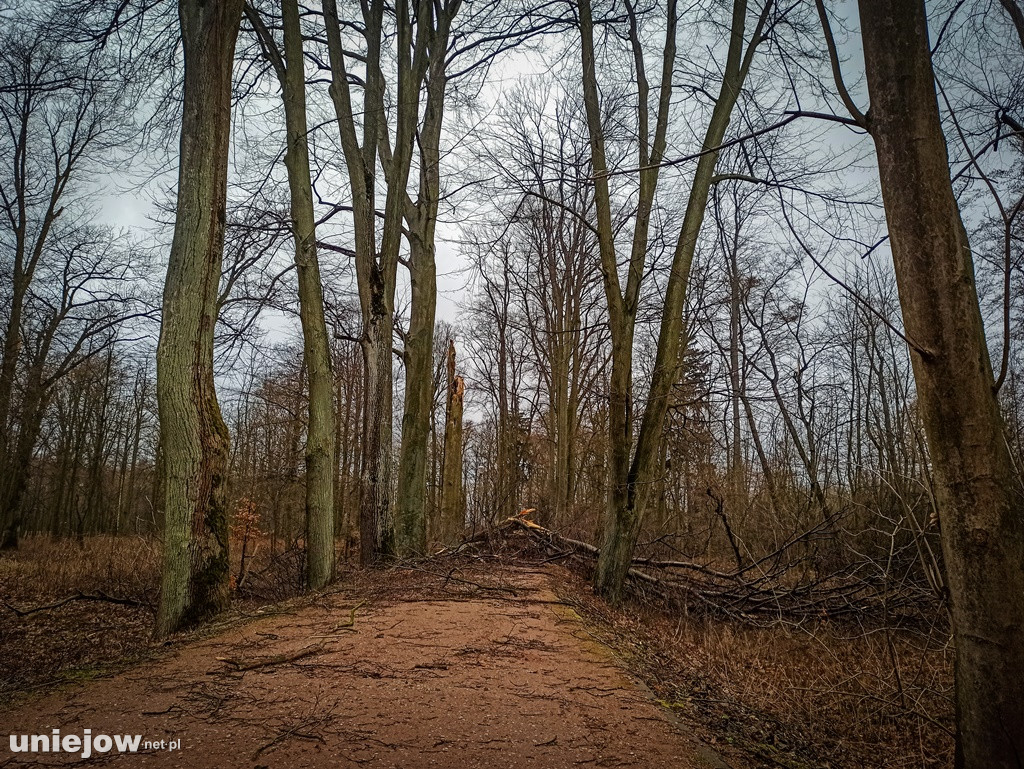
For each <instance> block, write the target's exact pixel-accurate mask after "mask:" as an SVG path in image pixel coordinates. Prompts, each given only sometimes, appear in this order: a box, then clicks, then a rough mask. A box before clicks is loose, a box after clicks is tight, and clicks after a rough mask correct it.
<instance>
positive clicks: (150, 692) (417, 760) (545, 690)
mask: <svg viewBox="0 0 1024 769" xmlns="http://www.w3.org/2000/svg"><path fill="white" fill-rule="evenodd" d="M508 584H510V585H511V586H512V588H513V590H514V592H513V590H500V591H491V592H488V593H486V594H484V595H483V596H482V597H481V596H480V595H479V594H477V596H476V597H472V598H466V597H458V598H454V597H453V598H452V599H450V600H434V599H421V600H406V601H401V602H394V603H385V602H376V601H375V602H372V603H371V605H368V606H364V607H361V608H359V609H358V611H357V613H356V616H355V622H354V627H353V628H351V629H348V628H344V627H339V626H340V625H345V624H347V623H348V621H349V617H350V614H351V609H352V607H353V606H354V605H355V603H357V601H354V600H353V598H351V597H348V596H343V595H340V594H338V595H328V596H325V597H324V598H323V599H322V600H321V601H320V602H319V603H318V604H316V605H313V606H308V607H306V608H303V609H301V610H300V611H298V612H296V613H293V614H286V615H278V616H268V617H266V618H264V619H260V620H256V621H253V622H249V623H247V624H245V625H244V626H240V627H236V628H233V629H230V630H228V631H227V632H225V633H223V634H220V635H217V636H215V637H211V638H207V639H205V640H199V641H194V642H189V643H186V644H183V645H182V646H181V648H179V649H178V650H176V651H174V652H172V653H171V654H169V655H167V656H165V657H163V658H161V659H159V660H156V661H153V662H148V663H144V664H142V665H139V666H137V667H135V668H132V669H131V670H129V671H127V672H125V673H121V674H119V675H116V676H113V677H111V678H107V679H100V680H96V681H93V682H91V683H89V684H86V685H84V686H81V687H79V688H78V689H76V690H73V691H71V692H67V691H65V692H63V693H57V694H52V695H48V696H46V697H44V698H41V699H38V700H35V701H33V702H31V703H29V704H27V705H23V706H21V707H19V708H16V709H14V710H11V711H7V712H5V713H0V722H2V723H3V724H4V728H3V729H0V739H3V740H4V744H3V745H2V749H0V767H2V766H11V767H14V766H18V767H21V766H39V765H55V764H61V765H69V764H72V765H73V764H81V765H86V764H94V763H104V764H106V763H113V764H116V765H118V766H132V767H134V766H137V765H138V766H157V767H206V766H210V767H248V768H249V769H258V768H259V767H268V768H271V767H273V768H276V767H343V768H344V767H373V768H375V769H376V768H378V767H379V768H381V769H383V768H385V767H387V768H391V767H394V769H399V768H400V769H418V768H419V767H425V768H429V767H441V768H452V769H454V768H456V767H458V769H471V768H473V767H495V768H499V767H508V768H509V769H513V768H515V769H518V768H519V767H537V768H538V769H541V768H542V769H562V768H563V767H565V768H567V769H569V768H571V769H575V768H576V767H588V766H602V767H605V766H615V767H651V768H652V769H653V768H654V767H657V768H658V769H667V768H668V767H672V768H673V769H675V768H679V769H686V768H687V767H716V768H717V769H721V767H724V766H726V764H724V763H723V762H722V761H721V759H720V758H718V757H717V756H716V755H715V754H714V753H712V752H711V751H710V750H709V749H707V748H706V747H703V746H702V745H700V744H699V743H698V742H697V741H696V739H695V738H693V737H692V736H691V735H688V734H687V733H685V732H684V731H683V730H681V728H680V727H679V726H678V725H677V724H676V723H674V722H673V721H672V720H671V719H670V718H669V717H668V716H667V714H666V712H665V711H664V710H663V709H662V708H660V707H659V706H658V705H657V704H656V703H654V702H653V701H652V700H651V698H650V696H649V695H648V694H647V692H646V690H644V689H643V688H642V687H641V686H640V685H638V684H637V683H636V682H634V681H633V680H631V679H630V678H629V677H628V676H627V675H626V674H625V673H624V672H623V670H622V669H621V668H620V667H619V666H618V665H617V664H616V662H615V659H614V658H613V656H612V655H611V653H610V652H609V651H608V649H607V648H606V647H604V646H603V645H601V644H599V643H597V642H596V641H594V640H593V639H592V638H591V637H590V635H589V634H588V633H587V629H586V627H585V625H584V624H583V622H582V621H581V620H580V618H579V616H578V615H576V613H575V612H574V611H573V610H572V609H571V608H570V607H569V606H567V605H566V604H564V603H563V602H561V601H560V600H559V598H558V597H557V595H556V594H555V592H554V591H553V590H552V586H551V585H552V583H551V580H550V577H549V576H548V575H546V574H543V573H539V572H537V571H529V570H525V569H524V570H518V571H514V572H513V573H512V575H511V581H510V582H509V583H508ZM298 652H305V654H303V655H302V656H299V657H296V658H295V659H291V660H287V661H284V658H287V657H291V656H293V655H295V654H296V653H298ZM240 668H241V669H240ZM55 728H56V729H60V730H61V733H62V734H64V735H67V734H77V735H81V734H82V733H83V730H84V729H87V728H88V729H91V730H92V734H93V735H98V734H110V735H113V734H141V735H142V736H143V740H148V741H154V742H158V741H160V740H180V741H181V747H180V749H178V750H174V751H171V750H167V749H152V750H150V751H148V752H143V751H140V752H139V753H135V754H128V753H125V754H119V753H117V752H116V751H113V750H112V751H111V752H109V753H107V754H99V755H94V756H93V757H92V758H89V759H86V760H82V759H81V758H80V757H78V756H72V755H70V754H65V753H61V754H53V753H51V754H46V753H39V754H32V753H12V752H11V750H10V746H9V745H8V744H7V740H8V738H7V736H6V735H5V734H3V733H6V734H47V733H50V732H51V730H52V729H55Z"/></svg>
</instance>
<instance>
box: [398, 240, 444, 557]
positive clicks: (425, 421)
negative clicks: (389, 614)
mask: <svg viewBox="0 0 1024 769" xmlns="http://www.w3.org/2000/svg"><path fill="white" fill-rule="evenodd" d="M409 273H410V279H411V282H412V298H411V305H410V317H409V333H408V334H407V335H406V339H405V352H404V355H405V405H404V407H403V414H402V448H401V453H400V454H399V462H398V491H397V495H396V508H397V512H398V516H397V517H398V521H397V528H396V535H397V546H398V553H399V554H400V555H402V556H410V555H422V554H423V553H425V552H426V549H427V515H426V503H427V438H428V437H429V434H430V407H431V404H432V403H433V400H434V378H433V352H434V311H435V308H436V305H437V272H436V268H435V264H434V241H433V227H430V236H429V237H423V233H416V232H414V233H413V234H412V237H411V238H410V254H409Z"/></svg>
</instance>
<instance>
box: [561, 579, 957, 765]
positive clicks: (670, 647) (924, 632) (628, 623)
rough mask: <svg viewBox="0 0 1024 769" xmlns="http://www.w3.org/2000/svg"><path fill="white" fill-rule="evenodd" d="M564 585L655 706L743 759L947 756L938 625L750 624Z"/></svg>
mask: <svg viewBox="0 0 1024 769" xmlns="http://www.w3.org/2000/svg"><path fill="white" fill-rule="evenodd" d="M566 586H567V587H566V590H567V597H568V598H569V599H570V600H572V601H573V602H574V603H576V604H577V605H578V607H579V608H580V611H581V613H583V614H584V615H585V616H586V617H587V618H588V619H589V620H590V621H591V622H592V623H593V624H594V627H595V632H596V633H597V634H598V635H599V636H600V637H601V639H602V640H603V641H605V642H606V643H608V644H609V645H611V646H612V647H613V648H614V649H615V650H616V651H617V653H618V654H619V655H620V657H622V659H623V660H624V661H625V662H626V664H627V665H628V666H629V667H631V668H632V669H633V670H635V672H636V673H637V674H638V675H639V676H641V677H642V678H643V679H644V680H645V681H646V682H647V684H648V685H649V686H650V687H651V689H652V690H653V691H654V692H655V694H656V696H657V697H658V698H659V699H660V700H661V701H662V703H663V704H665V705H666V706H667V707H670V708H672V709H673V710H674V711H675V712H676V713H677V714H678V715H679V716H680V717H681V718H683V719H684V720H685V721H687V722H688V723H690V724H691V725H692V726H693V727H694V728H696V729H697V730H698V731H699V732H700V733H701V734H702V735H703V736H704V738H705V739H706V740H708V741H709V742H712V743H715V744H718V745H720V746H722V747H726V748H729V746H731V748H730V749H735V750H738V751H739V752H740V753H742V754H743V756H744V758H746V759H747V760H748V761H753V762H754V764H755V765H760V766H785V767H791V768H793V769H796V768H797V767H879V768H881V767H887V768H888V767H892V768H893V769H895V768H896V767H901V768H902V767H936V766H948V765H950V764H951V762H952V749H953V740H952V736H951V733H950V730H951V729H952V717H953V708H952V702H951V699H950V697H951V689H952V662H953V659H952V657H953V652H952V647H951V645H950V644H949V639H948V633H946V632H945V631H943V630H939V629H938V628H939V627H941V626H942V624H943V623H936V628H935V629H928V628H916V629H913V630H909V629H903V630H892V629H890V630H886V629H884V628H881V627H873V628H868V627H863V626H859V625H857V624H854V623H851V622H847V621H844V622H839V621H835V620H832V621H822V622H817V623H813V624H811V623H804V624H802V625H775V626H771V627H757V626H751V625H746V624H742V623H740V622H737V621H732V620H722V619H714V618H710V617H706V616H701V617H693V616H688V615H686V614H685V613H684V614H683V615H682V616H680V614H679V612H678V611H677V610H671V611H665V610H663V609H661V608H659V607H657V606H654V605H651V604H647V603H641V602H636V601H634V602H632V603H630V604H628V605H626V606H624V607H623V608H622V609H620V610H614V609H611V608H609V607H608V606H607V605H606V604H605V603H603V602H602V601H599V600H597V599H596V598H594V597H593V595H592V594H591V593H590V590H589V587H588V586H587V585H586V584H585V583H584V582H582V580H581V579H580V578H579V577H578V576H575V575H573V576H570V577H567V581H566Z"/></svg>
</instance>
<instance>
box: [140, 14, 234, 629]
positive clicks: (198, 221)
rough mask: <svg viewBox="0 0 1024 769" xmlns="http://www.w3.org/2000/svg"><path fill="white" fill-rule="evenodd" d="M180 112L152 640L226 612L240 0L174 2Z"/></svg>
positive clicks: (161, 363)
mask: <svg viewBox="0 0 1024 769" xmlns="http://www.w3.org/2000/svg"><path fill="white" fill-rule="evenodd" d="M178 13H179V19H180V22H181V33H182V45H183V48H184V56H185V88H184V113H183V116H182V126H181V145H180V159H179V165H178V205H177V215H176V219H175V226H174V239H173V241H172V243H171V254H170V259H169V262H168V266H167V280H166V283H165V284H164V302H163V322H162V324H161V328H160V342H159V345H158V347H157V403H158V406H159V414H160V440H161V445H162V448H163V455H164V456H163V466H164V515H165V519H166V522H165V531H164V565H163V581H162V584H161V590H160V607H159V610H158V613H157V620H156V628H155V634H156V636H157V637H161V636H165V635H167V634H168V633H171V632H174V631H175V630H177V629H178V628H180V627H182V626H184V625H187V624H190V623H194V622H198V621H201V620H203V619H204V618H206V617H209V616H210V615H212V614H214V613H216V612H218V611H220V610H221V609H223V608H224V607H226V606H227V604H228V601H229V592H228V579H229V563H228V525H227V499H226V481H227V479H226V477H225V473H226V470H227V462H228V431H227V426H226V425H225V424H224V420H223V419H222V418H221V413H220V407H219V405H218V403H217V394H216V391H215V389H214V381H213V333H214V327H215V325H216V320H217V318H216V312H217V289H218V285H219V281H220V274H221V260H222V257H223V250H224V220H225V215H226V214H225V209H226V202H227V166H228V146H229V139H230V124H231V65H232V60H233V59H234V51H235V40H236V37H237V34H238V25H239V21H240V20H241V15H242V0H221V1H220V2H217V3H210V2H204V1H203V0H180V2H179V6H178Z"/></svg>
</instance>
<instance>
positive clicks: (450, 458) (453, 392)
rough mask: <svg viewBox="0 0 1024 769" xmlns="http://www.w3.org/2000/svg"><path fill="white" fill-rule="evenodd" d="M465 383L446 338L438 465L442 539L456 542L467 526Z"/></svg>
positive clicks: (451, 344)
mask: <svg viewBox="0 0 1024 769" xmlns="http://www.w3.org/2000/svg"><path fill="white" fill-rule="evenodd" d="M465 394H466V385H465V383H464V382H463V381H462V377H460V376H457V375H456V374H455V343H454V342H452V341H451V340H449V341H448V403H447V408H446V411H445V415H446V416H445V426H444V462H443V464H442V467H441V526H440V533H441V537H440V538H441V542H442V544H445V545H455V544H457V543H458V542H459V540H460V538H461V537H462V532H463V529H465V526H466V509H465V505H464V503H463V498H462V409H463V400H464V398H465Z"/></svg>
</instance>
